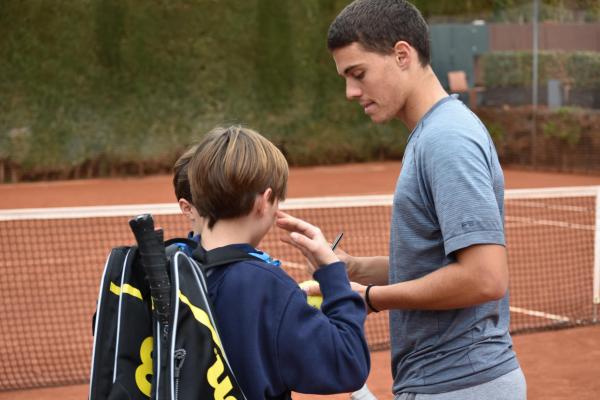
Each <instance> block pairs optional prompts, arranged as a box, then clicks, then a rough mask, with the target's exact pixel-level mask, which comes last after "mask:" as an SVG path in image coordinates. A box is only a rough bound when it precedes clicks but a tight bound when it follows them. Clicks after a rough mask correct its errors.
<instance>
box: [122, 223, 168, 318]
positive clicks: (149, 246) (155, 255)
mask: <svg viewBox="0 0 600 400" xmlns="http://www.w3.org/2000/svg"><path fill="white" fill-rule="evenodd" d="M129 226H130V227H131V231H132V232H133V234H134V236H135V239H136V241H137V243H138V249H139V254H140V258H141V262H142V266H143V267H144V271H146V275H147V276H148V283H149V285H150V294H151V295H152V297H153V299H154V311H155V313H156V316H157V319H158V320H159V322H161V323H167V322H168V317H169V307H170V304H171V297H170V292H171V281H170V280H169V274H168V273H167V257H166V254H165V244H164V237H163V231H162V229H159V230H154V220H153V219H152V215H150V214H142V215H138V216H137V217H135V218H133V219H131V220H130V221H129Z"/></svg>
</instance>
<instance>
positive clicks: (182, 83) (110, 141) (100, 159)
mask: <svg viewBox="0 0 600 400" xmlns="http://www.w3.org/2000/svg"><path fill="white" fill-rule="evenodd" d="M346 3H347V2H346V1H345V0H327V1H324V0H303V1H301V2H297V1H293V0H228V1H227V2H215V1H213V0H171V1H168V2H167V1H160V2H159V1H142V0H121V1H120V0H89V1H85V2H79V1H70V0H52V1H50V0H37V1H30V2H11V1H8V2H0V59H2V60H3V62H2V63H0V181H2V180H17V179H38V178H42V179H48V178H53V177H61V178H64V177H69V176H72V177H78V176H94V175H110V174H118V173H143V172H154V171H159V170H160V171H166V170H168V168H169V167H170V165H171V164H172V162H173V160H174V159H175V157H176V156H177V155H178V154H179V153H180V152H181V151H182V150H183V149H184V148H185V147H187V146H188V145H189V144H191V143H192V142H194V141H197V140H198V139H199V138H200V137H201V135H202V134H203V133H205V132H206V131H207V130H209V129H210V128H212V127H213V126H215V125H217V124H229V123H243V124H246V125H249V126H251V127H253V128H256V129H258V130H259V131H260V132H262V133H263V134H264V135H265V136H267V137H269V138H271V139H272V140H273V141H274V142H275V143H276V144H278V145H280V146H281V147H282V148H283V149H284V151H285V152H286V155H287V157H288V159H289V161H290V162H291V163H292V164H304V165H305V164H314V163H335V162H345V161H363V160H373V159H379V158H382V157H386V158H399V157H401V155H402V153H403V150H404V146H405V143H406V137H407V133H406V132H405V130H404V129H403V128H402V126H401V124H399V123H394V124H391V125H386V126H376V125H374V124H372V123H371V122H370V121H369V119H368V118H367V117H366V116H364V115H363V113H362V112H361V110H360V108H359V107H358V106H357V105H356V104H351V103H349V102H348V101H347V100H346V99H345V98H344V83H343V80H342V79H341V78H340V77H338V76H337V74H336V72H335V65H334V63H333V61H332V59H331V57H330V55H329V53H328V51H327V50H326V46H325V38H326V31H327V28H328V25H329V22H330V21H331V20H332V19H333V17H334V16H335V15H336V13H337V12H338V11H339V10H340V9H341V8H342V7H343V6H344V5H345V4H346Z"/></svg>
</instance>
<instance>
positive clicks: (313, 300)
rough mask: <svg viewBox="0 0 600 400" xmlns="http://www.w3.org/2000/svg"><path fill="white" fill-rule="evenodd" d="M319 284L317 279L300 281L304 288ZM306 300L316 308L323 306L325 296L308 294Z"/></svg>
mask: <svg viewBox="0 0 600 400" xmlns="http://www.w3.org/2000/svg"><path fill="white" fill-rule="evenodd" d="M314 285H317V286H319V282H317V281H304V282H302V283H300V285H299V286H300V287H301V288H302V289H306V288H307V287H309V286H314ZM306 301H307V302H308V304H309V305H311V306H313V307H314V308H317V309H320V308H321V304H322V303H323V296H320V295H311V296H307V297H306Z"/></svg>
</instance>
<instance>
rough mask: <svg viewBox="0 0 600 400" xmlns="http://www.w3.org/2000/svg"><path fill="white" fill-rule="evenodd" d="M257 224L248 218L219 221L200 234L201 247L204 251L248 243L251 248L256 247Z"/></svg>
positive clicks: (257, 240)
mask: <svg viewBox="0 0 600 400" xmlns="http://www.w3.org/2000/svg"><path fill="white" fill-rule="evenodd" d="M256 226H257V223H256V221H254V220H251V218H250V217H249V216H246V217H241V218H234V219H226V220H219V221H217V223H216V224H215V225H214V226H213V227H212V229H210V228H208V227H206V228H205V229H204V231H203V232H202V239H201V243H202V247H204V248H205V249H206V250H212V249H216V248H217V247H223V246H227V245H230V244H238V243H248V244H250V245H251V246H253V247H256V246H257V245H258V242H259V241H260V238H258V239H257V236H258V232H256Z"/></svg>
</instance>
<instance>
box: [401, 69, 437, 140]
mask: <svg viewBox="0 0 600 400" xmlns="http://www.w3.org/2000/svg"><path fill="white" fill-rule="evenodd" d="M447 96H448V93H447V92H446V91H445V90H444V88H443V87H442V85H441V83H440V81H439V80H438V78H437V76H436V75H435V73H434V72H433V70H432V69H431V66H428V67H427V68H424V69H423V70H422V72H421V73H419V74H418V76H417V79H416V80H415V84H414V85H413V87H412V92H411V93H410V94H409V95H408V96H407V98H406V104H405V105H404V108H403V109H402V110H401V111H400V113H399V114H398V118H399V119H400V120H401V121H402V122H404V124H405V125H406V127H407V128H408V129H409V131H412V130H413V129H415V127H416V126H417V124H418V123H419V121H420V120H421V118H423V116H425V114H427V112H428V111H429V110H430V109H431V108H432V107H433V106H434V105H435V104H436V103H437V102H438V101H440V100H441V99H443V98H444V97H447Z"/></svg>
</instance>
